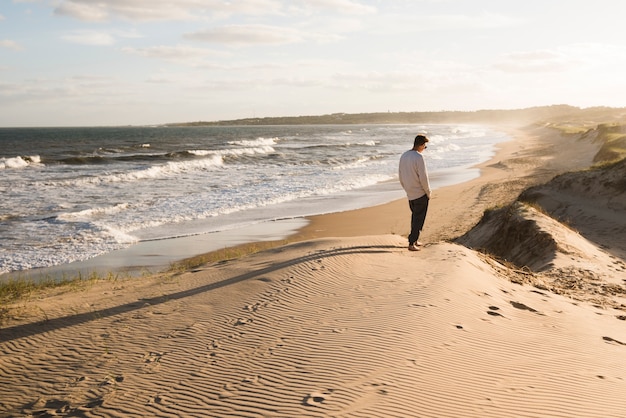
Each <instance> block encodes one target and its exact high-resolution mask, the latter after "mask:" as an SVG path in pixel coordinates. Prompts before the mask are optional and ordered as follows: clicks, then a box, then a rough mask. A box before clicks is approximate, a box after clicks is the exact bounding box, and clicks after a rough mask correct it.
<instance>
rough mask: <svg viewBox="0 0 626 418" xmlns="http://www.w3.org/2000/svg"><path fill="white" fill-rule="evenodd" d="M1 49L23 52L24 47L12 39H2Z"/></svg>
mask: <svg viewBox="0 0 626 418" xmlns="http://www.w3.org/2000/svg"><path fill="white" fill-rule="evenodd" d="M0 47H2V48H7V49H12V50H14V51H21V50H22V47H21V46H20V45H19V44H18V43H17V42H15V41H12V40H10V39H0Z"/></svg>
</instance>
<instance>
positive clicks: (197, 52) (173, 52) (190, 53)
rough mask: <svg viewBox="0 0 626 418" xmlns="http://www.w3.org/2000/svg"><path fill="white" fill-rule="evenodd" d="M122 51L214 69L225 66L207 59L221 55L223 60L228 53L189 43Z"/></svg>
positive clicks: (124, 49) (123, 49)
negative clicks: (188, 44)
mask: <svg viewBox="0 0 626 418" xmlns="http://www.w3.org/2000/svg"><path fill="white" fill-rule="evenodd" d="M122 51H123V52H126V53H128V54H133V55H138V56H141V57H146V58H156V59H161V60H165V61H169V62H175V63H180V64H185V65H189V66H192V67H203V68H212V69H220V68H223V66H220V65H216V64H212V63H211V62H210V61H207V59H209V58H211V57H219V58H220V61H221V59H222V58H224V57H225V56H226V55H227V54H226V53H224V52H217V51H212V50H210V49H205V48H196V47H192V46H187V45H176V46H167V45H160V46H152V47H148V48H122Z"/></svg>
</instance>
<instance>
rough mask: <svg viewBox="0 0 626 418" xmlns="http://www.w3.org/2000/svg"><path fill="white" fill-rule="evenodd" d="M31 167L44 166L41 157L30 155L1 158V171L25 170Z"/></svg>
mask: <svg viewBox="0 0 626 418" xmlns="http://www.w3.org/2000/svg"><path fill="white" fill-rule="evenodd" d="M30 165H42V164H41V157H40V156H39V155H30V156H27V157H19V156H18V157H13V158H0V169H8V168H24V167H28V166H30Z"/></svg>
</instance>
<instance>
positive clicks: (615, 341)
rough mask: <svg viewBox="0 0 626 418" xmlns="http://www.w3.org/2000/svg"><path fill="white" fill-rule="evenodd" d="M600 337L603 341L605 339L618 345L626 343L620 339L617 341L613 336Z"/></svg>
mask: <svg viewBox="0 0 626 418" xmlns="http://www.w3.org/2000/svg"><path fill="white" fill-rule="evenodd" d="M602 339H603V340H604V341H606V342H607V343H614V344H619V345H626V343H623V342H621V341H617V340H616V339H615V338H611V337H602Z"/></svg>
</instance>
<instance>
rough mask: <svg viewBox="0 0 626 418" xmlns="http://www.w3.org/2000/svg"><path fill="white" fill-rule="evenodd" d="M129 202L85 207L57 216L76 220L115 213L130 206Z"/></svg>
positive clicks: (65, 219) (61, 218)
mask: <svg viewBox="0 0 626 418" xmlns="http://www.w3.org/2000/svg"><path fill="white" fill-rule="evenodd" d="M129 206H130V205H129V204H128V203H120V204H117V205H114V206H106V207H98V208H90V209H84V210H81V211H78V212H66V213H62V214H60V215H58V216H57V219H59V220H62V221H76V220H79V219H89V218H95V217H98V216H102V215H115V214H117V213H120V212H121V211H123V210H126V209H128V208H129Z"/></svg>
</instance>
